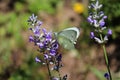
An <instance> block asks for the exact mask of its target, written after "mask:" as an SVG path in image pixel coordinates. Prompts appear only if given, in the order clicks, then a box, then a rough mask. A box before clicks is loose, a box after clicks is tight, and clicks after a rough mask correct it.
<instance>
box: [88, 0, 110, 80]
mask: <svg viewBox="0 0 120 80" xmlns="http://www.w3.org/2000/svg"><path fill="white" fill-rule="evenodd" d="M101 8H102V4H99V1H98V0H96V1H95V3H91V5H90V6H89V9H90V10H91V11H92V12H90V14H89V15H90V16H89V17H88V18H87V20H88V22H89V23H90V24H91V25H92V26H93V29H94V32H91V33H90V37H91V39H94V40H95V41H96V42H98V43H99V44H102V47H103V50H104V57H105V62H106V67H107V70H108V71H107V72H108V73H109V74H108V73H105V75H104V76H105V78H106V79H107V80H112V76H111V72H110V67H109V62H108V57H107V52H106V48H105V42H107V41H108V37H109V36H110V35H112V30H110V29H108V31H107V33H106V34H104V35H103V31H105V30H106V26H105V24H106V23H105V19H107V16H106V15H104V12H103V11H101V10H100V9H101ZM94 33H96V34H94ZM96 35H97V36H96Z"/></svg>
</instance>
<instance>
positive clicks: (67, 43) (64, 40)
mask: <svg viewBox="0 0 120 80" xmlns="http://www.w3.org/2000/svg"><path fill="white" fill-rule="evenodd" d="M57 39H58V42H59V44H60V45H61V46H62V47H63V48H65V49H68V50H70V49H74V48H75V47H74V43H72V42H71V40H69V39H67V38H66V37H64V36H59V37H58V38H57Z"/></svg>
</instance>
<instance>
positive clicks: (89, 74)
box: [0, 0, 120, 80]
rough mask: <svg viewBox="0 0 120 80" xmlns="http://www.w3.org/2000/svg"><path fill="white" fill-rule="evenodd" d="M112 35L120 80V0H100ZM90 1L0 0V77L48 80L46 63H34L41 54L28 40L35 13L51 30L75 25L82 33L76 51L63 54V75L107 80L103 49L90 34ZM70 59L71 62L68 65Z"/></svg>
mask: <svg viewBox="0 0 120 80" xmlns="http://www.w3.org/2000/svg"><path fill="white" fill-rule="evenodd" d="M100 2H101V3H102V4H103V11H104V12H105V14H106V15H107V16H108V19H107V20H106V22H107V24H106V25H107V27H109V28H111V29H112V30H113V35H112V36H111V37H110V39H109V41H108V43H107V44H106V48H107V52H108V54H109V55H108V56H109V61H110V67H111V71H112V75H113V77H114V80H120V0H100ZM88 4H89V1H88V0H0V80H48V73H47V70H46V68H45V66H42V65H40V64H37V63H35V61H34V58H35V56H36V55H37V54H39V53H38V52H37V51H36V50H37V49H36V48H35V47H34V45H33V44H31V43H29V41H28V37H29V35H30V34H31V33H30V31H29V30H28V28H29V26H28V24H27V19H28V18H29V16H30V15H32V14H33V13H34V14H36V15H37V16H38V18H39V19H40V20H41V21H42V22H43V25H42V27H45V28H47V29H48V30H50V31H51V30H52V31H60V30H62V29H64V28H68V27H72V26H76V27H79V28H80V29H81V35H80V37H79V39H78V41H77V44H76V51H73V52H69V51H66V50H60V51H61V52H62V53H63V56H64V57H63V63H64V64H65V66H64V68H63V69H62V72H61V74H65V73H67V74H68V77H69V78H68V80H89V79H91V80H105V78H104V76H103V74H104V72H105V71H106V67H105V62H104V57H103V51H102V48H101V47H100V46H99V45H98V44H96V43H94V41H92V40H91V39H90V37H89V33H90V31H91V27H90V25H89V24H88V23H87V20H86V18H87V16H88V7H87V6H88ZM68 62H70V63H69V64H68Z"/></svg>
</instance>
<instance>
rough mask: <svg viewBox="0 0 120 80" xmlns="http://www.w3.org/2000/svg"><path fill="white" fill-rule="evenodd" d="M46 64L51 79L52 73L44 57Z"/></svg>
mask: <svg viewBox="0 0 120 80" xmlns="http://www.w3.org/2000/svg"><path fill="white" fill-rule="evenodd" d="M46 65H47V69H48V74H49V78H50V80H52V75H51V72H50V68H49V64H48V61H47V59H46Z"/></svg>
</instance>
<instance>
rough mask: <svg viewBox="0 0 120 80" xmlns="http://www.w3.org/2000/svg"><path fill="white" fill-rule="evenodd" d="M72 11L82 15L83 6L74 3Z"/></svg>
mask: <svg viewBox="0 0 120 80" xmlns="http://www.w3.org/2000/svg"><path fill="white" fill-rule="evenodd" d="M73 10H74V11H75V12H76V13H79V14H81V13H83V12H84V5H83V4H82V3H78V2H77V3H75V4H74V5H73Z"/></svg>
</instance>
